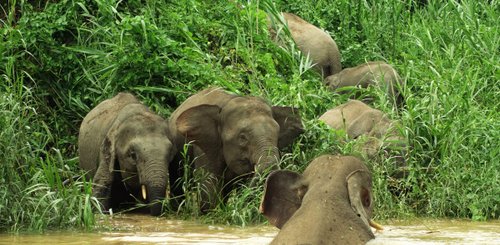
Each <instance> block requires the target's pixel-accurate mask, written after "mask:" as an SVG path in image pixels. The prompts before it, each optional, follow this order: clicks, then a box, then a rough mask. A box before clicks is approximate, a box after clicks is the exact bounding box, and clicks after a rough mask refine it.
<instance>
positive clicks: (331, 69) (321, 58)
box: [268, 13, 342, 77]
mask: <svg viewBox="0 0 500 245" xmlns="http://www.w3.org/2000/svg"><path fill="white" fill-rule="evenodd" d="M283 17H284V19H285V21H286V22H287V25H288V29H289V30H290V34H291V35H292V38H293V40H294V41H295V44H297V47H298V48H299V49H300V51H301V52H302V53H303V54H304V55H309V57H310V58H311V61H312V63H313V64H316V65H315V68H316V70H318V71H319V72H320V73H321V74H322V75H323V77H328V76H330V75H333V74H335V73H338V72H340V71H341V70H342V65H341V63H340V52H339V49H338V47H337V43H335V41H334V40H333V39H332V37H331V36H330V35H329V34H328V33H326V32H325V31H323V30H321V29H319V28H318V27H316V26H314V25H312V24H310V23H308V22H307V21H305V20H303V19H301V18H300V17H298V16H297V15H294V14H291V13H283ZM268 23H269V29H270V30H271V31H270V32H271V35H274V34H273V33H274V31H273V30H272V28H273V25H272V20H271V18H270V17H268ZM273 39H275V37H273Z"/></svg>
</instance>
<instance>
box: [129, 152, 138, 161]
mask: <svg viewBox="0 0 500 245" xmlns="http://www.w3.org/2000/svg"><path fill="white" fill-rule="evenodd" d="M128 157H130V158H131V159H132V160H134V162H135V161H137V153H136V152H135V151H134V150H129V151H128Z"/></svg>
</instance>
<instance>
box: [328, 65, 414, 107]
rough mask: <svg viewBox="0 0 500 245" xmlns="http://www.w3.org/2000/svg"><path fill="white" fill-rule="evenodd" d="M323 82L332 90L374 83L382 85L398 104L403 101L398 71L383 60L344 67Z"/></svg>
mask: <svg viewBox="0 0 500 245" xmlns="http://www.w3.org/2000/svg"><path fill="white" fill-rule="evenodd" d="M323 83H324V84H325V85H326V86H328V87H329V88H330V89H332V90H337V89H338V88H342V87H348V86H360V87H362V88H367V87H368V86H371V85H375V86H380V87H382V88H383V89H384V90H385V91H387V94H388V96H389V98H390V99H391V100H392V101H393V102H395V103H396V104H398V105H401V104H402V103H403V97H402V95H401V93H400V89H402V88H403V87H404V84H403V81H402V80H401V77H400V76H399V74H398V72H397V71H396V70H395V69H394V68H393V67H392V66H391V65H389V64H387V63H385V62H383V61H372V62H367V63H364V64H361V65H358V66H356V67H351V68H345V69H343V70H342V71H341V72H339V73H337V74H334V75H331V76H329V77H327V78H326V79H325V80H324V81H323Z"/></svg>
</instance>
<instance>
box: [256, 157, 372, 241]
mask: <svg viewBox="0 0 500 245" xmlns="http://www.w3.org/2000/svg"><path fill="white" fill-rule="evenodd" d="M372 207H373V201H372V179H371V173H370V171H369V170H368V168H367V167H366V166H365V164H364V163H363V162H362V161H361V160H359V159H358V158H356V157H352V156H334V155H322V156H319V157H317V158H316V159H314V160H313V161H312V162H311V163H310V164H309V165H308V166H307V168H306V169H305V171H304V173H303V174H299V173H296V172H292V171H289V170H277V171H274V172H272V173H271V174H270V175H269V176H268V178H267V180H266V184H265V189H264V194H263V197H262V201H261V205H260V212H261V213H262V214H263V215H264V216H265V217H266V218H267V219H268V220H269V222H270V223H271V224H272V225H275V226H276V227H278V228H279V229H280V231H279V233H278V235H277V236H276V237H275V238H274V240H273V241H272V242H271V244H365V243H366V242H368V241H369V240H371V239H373V238H374V234H373V232H372V230H371V228H370V226H372V227H374V228H376V229H381V227H380V226H379V225H378V224H376V223H375V222H373V221H372V220H371V216H372Z"/></svg>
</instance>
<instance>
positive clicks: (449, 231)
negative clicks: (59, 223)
mask: <svg viewBox="0 0 500 245" xmlns="http://www.w3.org/2000/svg"><path fill="white" fill-rule="evenodd" d="M380 223H381V224H382V225H384V230H383V231H381V232H375V236H376V239H375V240H372V241H371V242H370V243H369V244H500V221H489V222H471V221H465V220H432V219H415V220H411V221H385V222H380ZM100 224H101V225H103V226H104V227H108V228H107V229H106V230H108V231H100V232H88V233H84V232H48V233H46V234H21V235H12V234H0V244H30V245H32V244H50V245H52V244H92V245H97V244H268V243H269V242H270V241H271V240H272V239H273V237H274V236H275V235H276V234H277V232H278V229H276V228H274V227H271V226H264V225H262V226H250V227H244V228H242V227H235V226H224V225H207V224H199V223H196V222H192V221H181V220H167V219H165V218H155V217H151V216H148V215H138V214H126V215H115V216H113V217H109V216H108V217H105V218H104V220H103V221H101V222H100Z"/></svg>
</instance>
